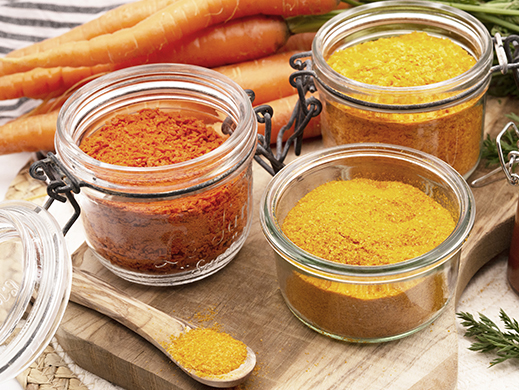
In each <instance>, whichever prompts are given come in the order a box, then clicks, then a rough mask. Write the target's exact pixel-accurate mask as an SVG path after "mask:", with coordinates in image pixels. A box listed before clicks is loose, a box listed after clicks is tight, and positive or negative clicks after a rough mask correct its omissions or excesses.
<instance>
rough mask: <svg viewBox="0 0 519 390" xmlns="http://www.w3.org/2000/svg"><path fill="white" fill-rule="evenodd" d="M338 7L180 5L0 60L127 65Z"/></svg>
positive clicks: (186, 0) (2, 69)
mask: <svg viewBox="0 0 519 390" xmlns="http://www.w3.org/2000/svg"><path fill="white" fill-rule="evenodd" d="M337 4H338V1H337V0H313V1H310V0H307V1H304V0H268V1H267V0H264V1H258V0H179V1H177V2H175V3H173V4H171V5H169V6H167V7H166V8H163V9H162V10H161V11H160V12H157V13H155V14H153V15H151V16H149V17H148V18H146V19H144V20H143V21H142V22H139V23H138V24H136V25H135V26H133V27H130V28H125V29H122V30H118V31H116V32H114V33H113V34H105V35H100V36H97V37H94V38H92V39H91V40H88V41H78V42H69V43H64V44H63V45H60V46H58V47H56V48H53V49H50V50H47V51H45V52H43V53H38V54H31V55H27V56H24V57H16V58H13V57H4V58H2V59H1V61H0V74H2V75H6V74H11V73H16V72H23V71H28V70H30V69H33V68H36V67H44V68H52V67H58V66H72V67H79V66H93V65H97V64H109V63H123V62H125V61H129V60H131V59H132V58H135V57H139V56H145V55H148V54H150V53H153V52H154V51H156V50H159V49H160V48H162V47H164V46H166V45H168V44H171V43H172V42H179V43H181V42H182V41H184V40H185V39H186V37H187V36H189V35H190V34H194V33H196V32H198V31H200V30H202V29H204V28H206V27H209V26H212V25H215V24H218V23H223V22H226V21H229V20H231V19H236V18H240V17H244V16H249V15H255V14H259V13H263V14H268V15H280V16H285V17H286V16H296V15H304V14H317V13H326V12H328V11H330V10H332V9H334V8H335V7H336V6H337Z"/></svg>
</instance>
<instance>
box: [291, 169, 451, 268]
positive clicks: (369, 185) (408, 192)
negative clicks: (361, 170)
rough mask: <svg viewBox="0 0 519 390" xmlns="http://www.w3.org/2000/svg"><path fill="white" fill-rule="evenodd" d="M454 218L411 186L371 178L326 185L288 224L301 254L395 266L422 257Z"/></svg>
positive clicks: (304, 202)
mask: <svg viewBox="0 0 519 390" xmlns="http://www.w3.org/2000/svg"><path fill="white" fill-rule="evenodd" d="M455 225H456V223H455V221H454V219H453V217H452V216H451V214H450V213H449V212H448V211H447V210H446V209H445V208H444V207H443V206H441V205H440V204H439V203H437V202H436V201H435V200H434V199H432V198H430V197H429V196H427V195H426V194H425V193H423V192H422V191H420V190H419V189H417V188H416V187H413V186H411V185H409V184H404V183H401V182H397V181H376V180H369V179H353V180H345V181H342V180H337V181H332V182H328V183H325V184H323V185H321V186H319V187H317V188H316V189H314V190H312V191H311V192H309V193H308V194H307V195H306V196H304V197H303V198H302V199H301V200H300V201H299V202H298V203H297V204H296V206H294V208H293V209H292V210H291V211H290V212H289V213H288V215H287V217H286V218H285V220H284V222H283V227H282V230H283V232H284V233H285V235H286V236H287V237H288V238H289V239H290V240H291V241H292V242H293V243H294V244H295V245H297V246H298V247H300V248H301V249H303V250H305V251H307V252H309V253H311V254H313V255H315V256H318V257H321V258H324V259H327V260H330V261H335V262H337V263H343V264H352V265H382V264H392V263H397V262H400V261H404V260H408V259H411V258H414V257H417V256H420V255H422V254H424V253H426V252H428V251H430V250H432V249H433V248H435V247H437V246H438V245H439V244H440V243H441V242H443V241H444V240H445V239H446V238H447V237H448V236H449V234H450V233H451V232H452V231H453V230H454V227H455Z"/></svg>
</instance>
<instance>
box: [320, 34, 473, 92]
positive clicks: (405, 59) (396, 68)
mask: <svg viewBox="0 0 519 390" xmlns="http://www.w3.org/2000/svg"><path fill="white" fill-rule="evenodd" d="M475 63H476V60H475V59H474V57H472V56H471V55H470V54H469V53H468V52H467V51H466V50H464V49H463V48H462V47H461V46H459V45H457V44H456V43H454V42H453V41H451V40H450V39H447V38H438V37H433V36H430V35H428V34H426V33H424V32H412V33H409V34H404V35H399V36H394V37H390V38H380V39H377V40H374V41H368V42H364V43H361V44H358V45H354V46H351V47H347V48H345V49H343V50H339V51H337V52H335V53H333V54H332V55H331V56H330V58H329V59H328V64H329V65H330V66H331V67H332V69H334V70H335V71H336V72H338V73H340V74H341V75H343V76H344V77H347V78H349V79H352V80H356V81H359V82H362V83H366V84H371V85H379V86H384V87H415V86H422V85H429V84H434V83H438V82H441V81H445V80H449V79H452V78H454V77H456V76H458V75H460V74H462V73H464V72H466V71H467V70H469V69H470V68H471V67H472V66H474V64H475Z"/></svg>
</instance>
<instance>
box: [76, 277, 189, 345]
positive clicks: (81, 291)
mask: <svg viewBox="0 0 519 390" xmlns="http://www.w3.org/2000/svg"><path fill="white" fill-rule="evenodd" d="M70 300H71V301H73V302H75V303H78V304H80V305H82V306H86V307H88V308H90V309H93V310H95V311H97V312H99V313H102V314H105V315H106V316H108V317H110V318H112V319H114V320H116V321H118V322H119V323H121V324H122V325H124V326H126V327H127V328H128V329H130V330H132V331H134V332H135V333H137V334H139V335H140V336H142V337H144V338H145V339H146V340H148V341H149V342H150V343H152V344H153V345H154V346H156V347H157V348H159V349H160V350H162V351H164V346H163V344H164V343H168V342H169V341H170V337H171V336H172V335H174V336H175V337H177V336H179V335H180V334H181V333H183V332H184V331H185V330H187V329H189V327H187V325H186V324H184V323H183V322H182V321H180V320H178V319H176V318H174V317H171V316H169V315H167V314H166V313H164V312H162V311H160V310H157V309H155V308H153V307H151V306H149V305H147V304H145V303H143V302H141V301H139V300H138V299H135V298H132V297H130V296H128V295H126V294H125V293H123V292H122V291H120V290H117V289H115V288H114V287H112V286H111V285H109V284H108V283H106V282H104V281H102V280H101V279H98V278H97V277H95V276H93V275H91V274H89V273H86V272H84V271H80V270H78V269H74V271H73V273H72V290H71V293H70Z"/></svg>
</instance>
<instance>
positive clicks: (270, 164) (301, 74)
mask: <svg viewBox="0 0 519 390" xmlns="http://www.w3.org/2000/svg"><path fill="white" fill-rule="evenodd" d="M310 55H311V52H304V53H298V54H294V55H293V56H292V57H290V66H292V68H294V69H296V70H297V71H296V72H294V73H293V74H292V75H291V76H290V80H289V81H290V84H291V85H292V86H293V87H295V88H297V93H298V96H299V100H298V101H297V103H296V105H295V107H294V110H293V112H292V115H291V116H290V119H289V121H288V123H287V124H286V125H284V126H283V127H282V128H281V129H280V131H279V133H278V135H277V137H276V150H275V153H274V151H272V148H271V135H272V116H273V115H274V114H275V113H274V112H273V109H272V107H270V106H268V105H261V106H258V107H255V108H254V111H255V112H256V119H257V121H258V122H259V123H264V124H265V134H264V135H262V134H258V147H257V149H256V155H255V156H254V159H255V160H256V162H257V163H258V164H260V165H261V166H262V167H263V168H264V169H265V170H266V171H267V172H269V173H270V174H271V175H272V176H274V175H275V174H276V173H278V172H279V171H280V170H281V169H283V167H284V166H285V164H284V161H285V158H286V156H287V154H288V151H289V149H290V146H292V144H294V153H295V155H296V156H299V155H300V154H301V145H302V143H303V132H304V129H305V127H306V126H307V125H308V123H309V122H310V120H311V119H312V118H313V117H316V116H318V115H319V114H320V113H321V109H322V104H321V102H320V101H319V100H318V99H317V98H315V97H314V96H309V97H308V98H307V96H306V95H307V93H308V92H310V93H314V92H315V91H316V88H315V85H314V83H313V79H312V78H313V77H314V76H315V75H314V73H313V72H312V71H310V70H307V69H310V68H311V61H310V60H309V59H307V60H306V61H304V62H302V61H301V60H300V59H301V58H304V57H310ZM249 97H251V94H250V93H249ZM253 99H254V97H253V96H252V97H251V100H253ZM291 128H294V132H293V134H291V135H290V136H289V137H288V138H287V139H286V141H285V143H284V144H283V138H284V136H285V133H287V132H288V130H290V129H291Z"/></svg>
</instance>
